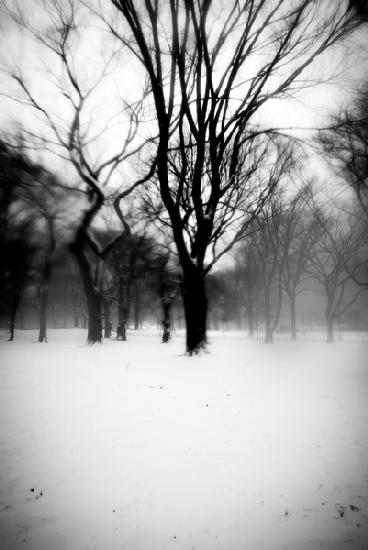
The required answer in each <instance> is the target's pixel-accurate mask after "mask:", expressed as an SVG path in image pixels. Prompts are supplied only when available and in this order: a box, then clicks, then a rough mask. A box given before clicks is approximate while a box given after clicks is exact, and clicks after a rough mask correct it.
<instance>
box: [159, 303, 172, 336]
mask: <svg viewBox="0 0 368 550" xmlns="http://www.w3.org/2000/svg"><path fill="white" fill-rule="evenodd" d="M162 310H163V314H164V318H163V320H162V328H163V333H162V340H161V342H162V343H163V344H167V343H168V342H169V340H170V337H171V334H170V326H171V318H170V310H171V302H170V301H163V303H162Z"/></svg>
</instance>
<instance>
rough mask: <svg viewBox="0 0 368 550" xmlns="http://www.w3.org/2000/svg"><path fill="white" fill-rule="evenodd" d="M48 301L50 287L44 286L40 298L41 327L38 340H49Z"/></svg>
mask: <svg viewBox="0 0 368 550" xmlns="http://www.w3.org/2000/svg"><path fill="white" fill-rule="evenodd" d="M47 302H48V289H46V288H44V289H43V290H42V293H41V299H40V329H39V332H38V341H39V342H45V343H46V342H47V337H46V326H47Z"/></svg>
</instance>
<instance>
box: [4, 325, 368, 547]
mask: <svg viewBox="0 0 368 550" xmlns="http://www.w3.org/2000/svg"><path fill="white" fill-rule="evenodd" d="M35 340H36V333H35V332H32V331H25V332H17V334H16V341H15V342H13V343H11V342H7V341H6V340H5V336H4V334H3V335H2V339H1V343H0V360H1V367H0V376H1V379H0V381H1V385H0V407H1V436H0V456H1V464H0V468H1V469H0V473H1V480H0V481H1V486H0V514H1V526H0V548H1V549H2V550H18V549H21V548H24V549H31V550H69V549H70V550H82V549H83V550H84V549H98V550H118V549H119V550H138V549H142V550H165V549H173V550H253V549H254V550H262V549H270V550H278V549H284V548H285V549H292V550H307V549H309V550H314V549H317V548H324V549H330V550H336V549H337V550H339V549H340V548H341V549H344V548H348V549H367V548H368V517H367V511H368V492H367V487H368V361H367V351H368V345H367V339H366V338H364V336H363V337H358V336H355V337H350V338H349V339H343V341H341V342H337V343H336V344H334V345H327V344H325V343H324V342H323V341H321V339H319V340H318V339H315V341H312V340H309V341H306V340H304V341H302V342H300V343H297V344H292V343H289V342H286V341H282V342H278V343H276V344H274V345H273V346H266V345H264V344H262V343H260V342H257V341H249V340H247V339H246V338H244V337H243V336H242V337H240V336H239V335H238V336H237V335H234V334H232V335H231V337H230V336H226V335H224V336H223V335H219V336H216V335H212V337H211V340H212V343H211V345H210V353H209V354H204V355H202V356H200V357H192V358H188V357H185V356H183V354H182V352H183V347H184V342H183V339H182V337H177V338H176V339H174V341H173V342H171V343H170V344H168V345H167V344H160V342H159V341H158V340H157V339H156V338H155V337H153V336H152V335H151V336H149V335H147V334H146V335H145V336H132V337H131V338H130V341H129V342H127V343H122V342H117V341H113V340H112V341H106V342H105V343H104V344H103V345H96V346H93V347H89V346H87V345H85V343H84V342H85V332H84V331H79V330H75V329H74V330H57V331H49V343H48V344H38V343H35Z"/></svg>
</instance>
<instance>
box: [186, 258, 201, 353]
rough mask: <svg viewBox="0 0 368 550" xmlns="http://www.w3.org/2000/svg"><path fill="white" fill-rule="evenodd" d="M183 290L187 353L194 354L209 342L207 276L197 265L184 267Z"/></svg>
mask: <svg viewBox="0 0 368 550" xmlns="http://www.w3.org/2000/svg"><path fill="white" fill-rule="evenodd" d="M181 292H182V297H183V305H184V313H185V321H186V353H187V354H188V355H192V354H193V353H198V352H199V351H201V350H202V349H205V347H206V343H207V336H206V330H207V325H206V324H207V296H206V289H205V277H204V275H203V273H201V271H200V270H198V269H197V268H196V267H194V266H190V267H186V268H185V269H183V281H182V283H181Z"/></svg>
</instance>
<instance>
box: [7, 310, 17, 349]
mask: <svg viewBox="0 0 368 550" xmlns="http://www.w3.org/2000/svg"><path fill="white" fill-rule="evenodd" d="M16 316H17V307H16V306H15V307H13V308H12V310H11V312H10V319H9V339H8V341H9V342H12V341H13V340H14V330H15V318H16Z"/></svg>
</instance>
